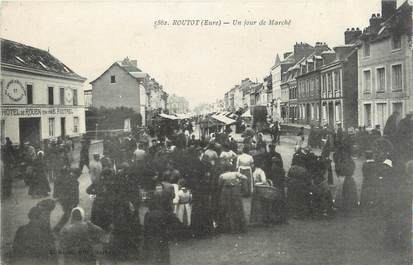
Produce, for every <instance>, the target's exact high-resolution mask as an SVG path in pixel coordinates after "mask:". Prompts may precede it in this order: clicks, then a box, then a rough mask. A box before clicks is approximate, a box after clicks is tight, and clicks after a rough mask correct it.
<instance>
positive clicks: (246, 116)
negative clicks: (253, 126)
mask: <svg viewBox="0 0 413 265" xmlns="http://www.w3.org/2000/svg"><path fill="white" fill-rule="evenodd" d="M241 117H242V118H251V117H252V115H251V110H250V109H247V111H245V112H244V113H243V114H242V115H241Z"/></svg>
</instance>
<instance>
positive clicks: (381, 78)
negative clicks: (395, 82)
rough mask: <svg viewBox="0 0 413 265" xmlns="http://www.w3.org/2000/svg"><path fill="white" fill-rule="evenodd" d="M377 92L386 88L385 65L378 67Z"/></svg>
mask: <svg viewBox="0 0 413 265" xmlns="http://www.w3.org/2000/svg"><path fill="white" fill-rule="evenodd" d="M376 71H377V92H384V91H385V90H386V70H385V68H384V67H381V68H377V70H376Z"/></svg>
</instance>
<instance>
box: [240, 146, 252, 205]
mask: <svg viewBox="0 0 413 265" xmlns="http://www.w3.org/2000/svg"><path fill="white" fill-rule="evenodd" d="M249 151H250V150H249V148H248V147H247V146H244V148H243V150H242V154H241V155H239V156H238V159H237V164H236V167H237V170H238V172H239V173H241V174H242V175H244V176H246V177H247V180H246V181H245V183H243V186H242V193H243V195H244V196H245V197H250V196H251V194H252V192H253V189H254V181H253V179H252V167H253V166H254V158H253V157H252V156H251V155H249V154H248V153H249Z"/></svg>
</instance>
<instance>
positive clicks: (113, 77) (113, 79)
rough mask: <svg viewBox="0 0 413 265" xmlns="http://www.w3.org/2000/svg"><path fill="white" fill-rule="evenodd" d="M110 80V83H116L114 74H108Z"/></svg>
mask: <svg viewBox="0 0 413 265" xmlns="http://www.w3.org/2000/svg"><path fill="white" fill-rule="evenodd" d="M110 82H111V83H112V84H114V83H116V76H114V75H111V76H110Z"/></svg>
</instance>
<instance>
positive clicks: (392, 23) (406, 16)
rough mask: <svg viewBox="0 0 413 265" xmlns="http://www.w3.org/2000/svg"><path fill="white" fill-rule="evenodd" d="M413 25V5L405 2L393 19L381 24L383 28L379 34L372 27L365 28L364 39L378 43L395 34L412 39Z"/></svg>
mask: <svg viewBox="0 0 413 265" xmlns="http://www.w3.org/2000/svg"><path fill="white" fill-rule="evenodd" d="M412 24H413V21H412V4H410V3H409V1H404V3H403V4H402V5H400V6H399V8H397V10H396V12H395V13H394V14H393V15H392V16H391V17H389V18H388V19H387V20H385V21H384V22H382V23H381V27H380V29H379V30H378V31H377V32H374V29H372V28H371V27H367V28H365V29H364V31H363V34H362V39H369V40H370V41H371V42H377V41H381V40H384V39H387V38H389V37H391V36H392V35H393V34H398V35H401V34H406V35H408V36H409V37H410V38H411V36H412Z"/></svg>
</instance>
